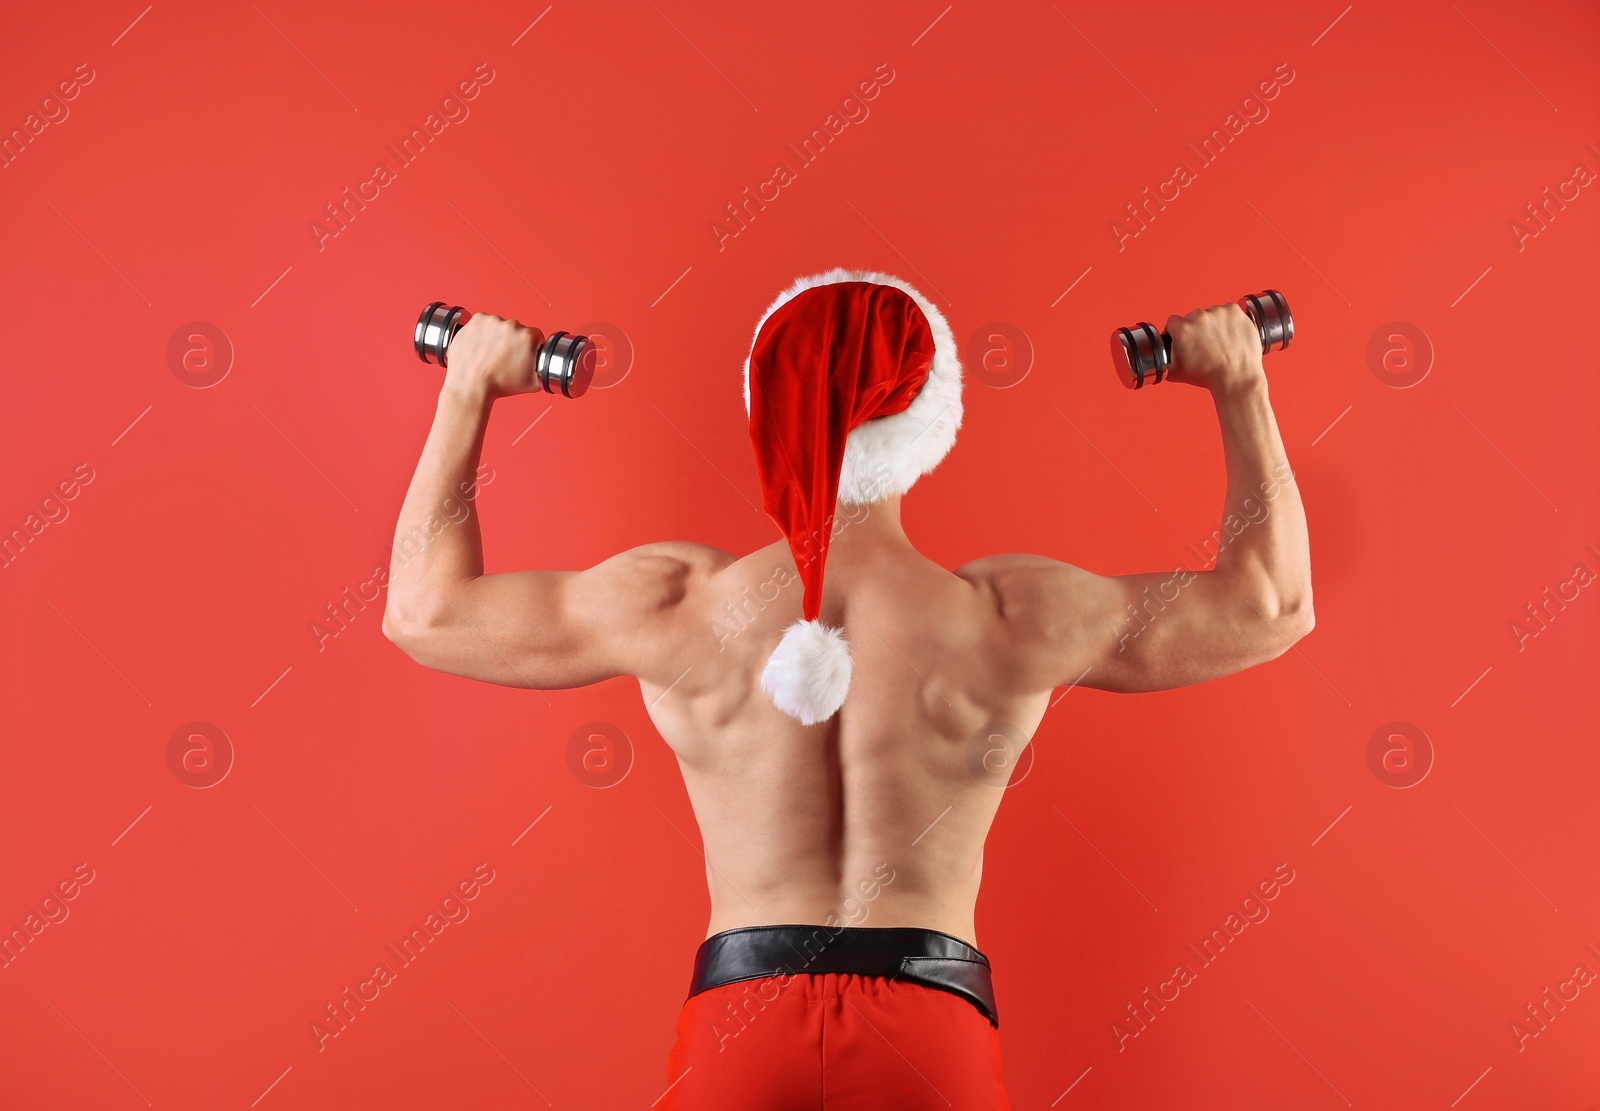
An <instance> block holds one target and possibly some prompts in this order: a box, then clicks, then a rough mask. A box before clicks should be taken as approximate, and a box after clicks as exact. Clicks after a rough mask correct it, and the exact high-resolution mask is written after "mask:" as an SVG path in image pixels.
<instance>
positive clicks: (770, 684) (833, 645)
mask: <svg viewBox="0 0 1600 1111" xmlns="http://www.w3.org/2000/svg"><path fill="white" fill-rule="evenodd" d="M850 667H851V664H850V645H849V644H848V643H846V641H845V639H844V634H843V633H841V632H840V631H839V630H838V629H834V628H830V627H828V626H827V625H824V624H823V623H822V622H820V621H816V620H812V621H796V622H795V623H794V624H792V625H790V626H789V627H788V628H787V629H785V630H784V631H783V639H782V640H780V641H778V647H777V648H775V649H773V652H772V655H771V656H770V657H769V658H768V659H767V666H766V668H765V669H764V670H763V671H762V672H761V689H762V690H764V691H766V692H767V695H768V696H769V697H770V698H771V699H772V704H773V705H774V706H776V707H778V709H780V710H782V711H783V712H784V713H786V714H788V715H789V716H790V717H795V718H799V719H800V723H801V724H802V725H815V724H817V722H819V721H826V720H827V719H828V718H831V717H832V716H833V715H834V714H835V713H836V712H837V711H838V709H839V707H840V706H842V705H844V696H845V694H846V693H848V691H849V690H850Z"/></svg>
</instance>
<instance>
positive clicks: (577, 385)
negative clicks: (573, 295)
mask: <svg viewBox="0 0 1600 1111" xmlns="http://www.w3.org/2000/svg"><path fill="white" fill-rule="evenodd" d="M471 318H472V314H471V313H470V312H468V311H467V310H466V309H464V308H462V307H461V306H460V305H446V304H445V303H444V302H443V301H435V302H434V303H433V304H431V305H429V306H428V307H427V308H425V309H423V310H422V315H421V316H419V317H417V334H416V339H415V343H416V348H417V357H418V358H420V359H421V360H422V361H423V362H425V363H429V362H433V363H438V364H439V365H440V366H442V367H448V366H449V365H450V363H449V361H448V360H449V352H450V341H451V340H452V339H454V338H455V335H456V333H457V332H459V331H460V330H461V326H462V325H463V324H465V323H466V322H467V321H468V320H470V319H471ZM533 333H534V335H535V336H537V337H539V338H538V339H537V340H536V342H537V343H538V344H539V353H538V358H537V362H536V363H535V371H536V373H537V374H538V375H539V385H540V386H542V387H543V388H544V392H545V393H556V392H560V393H561V394H562V395H563V396H565V397H578V396H580V395H582V394H583V392H584V391H585V390H587V389H588V388H589V383H590V382H592V381H593V380H594V364H595V358H596V349H595V345H594V344H593V343H591V342H590V340H589V337H588V336H575V335H572V334H571V333H569V332H553V333H551V334H550V335H549V336H548V337H545V336H544V334H543V333H542V332H540V331H539V329H537V328H535V329H533Z"/></svg>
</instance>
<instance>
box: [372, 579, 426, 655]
mask: <svg viewBox="0 0 1600 1111" xmlns="http://www.w3.org/2000/svg"><path fill="white" fill-rule="evenodd" d="M437 627H438V623H437V622H436V621H431V620H429V618H428V616H427V614H426V613H425V612H424V611H423V610H421V609H420V608H419V607H417V606H416V605H414V604H411V603H409V602H407V601H406V600H405V599H404V598H398V597H396V596H395V595H394V594H390V595H389V600H388V602H387V603H386V604H385V605H384V607H383V635H384V636H385V637H386V638H387V639H388V640H389V642H390V643H391V644H394V645H396V646H398V647H399V648H401V649H402V650H403V651H404V652H405V653H406V655H408V656H412V657H415V656H416V652H415V651H414V649H415V648H416V646H417V645H418V644H420V643H422V641H423V640H424V639H425V638H426V637H427V636H428V634H429V633H430V632H432V631H433V630H434V629H436V628H437Z"/></svg>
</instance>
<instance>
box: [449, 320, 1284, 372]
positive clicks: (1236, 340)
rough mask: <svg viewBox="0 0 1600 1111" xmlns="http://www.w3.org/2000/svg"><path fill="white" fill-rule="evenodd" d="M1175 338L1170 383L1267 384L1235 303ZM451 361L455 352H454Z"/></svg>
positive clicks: (1250, 329)
mask: <svg viewBox="0 0 1600 1111" xmlns="http://www.w3.org/2000/svg"><path fill="white" fill-rule="evenodd" d="M1166 330H1167V335H1169V336H1171V337H1172V368H1171V369H1170V370H1169V371H1168V372H1167V380H1168V381H1170V382H1187V383H1189V384H1190V385H1193V386H1203V387H1204V388H1206V389H1208V390H1210V391H1211V392H1212V393H1217V392H1219V391H1226V390H1232V389H1236V388H1238V387H1239V386H1243V385H1249V384H1251V383H1253V382H1256V381H1257V380H1260V381H1265V380H1266V374H1265V371H1264V369H1263V368H1262V365H1261V333H1260V331H1259V330H1258V329H1257V328H1256V326H1255V324H1254V322H1253V321H1251V319H1250V317H1249V316H1248V315H1246V314H1245V311H1244V309H1242V308H1240V307H1239V306H1238V305H1237V304H1235V303H1231V302H1230V303H1229V304H1226V305H1215V306H1213V307H1211V308H1209V309H1196V310H1195V311H1194V312H1192V313H1189V314H1188V315H1186V316H1176V315H1174V316H1169V317H1167V329H1166ZM450 354H451V358H452V359H453V358H454V357H455V352H454V351H453V350H452V351H451V353H450Z"/></svg>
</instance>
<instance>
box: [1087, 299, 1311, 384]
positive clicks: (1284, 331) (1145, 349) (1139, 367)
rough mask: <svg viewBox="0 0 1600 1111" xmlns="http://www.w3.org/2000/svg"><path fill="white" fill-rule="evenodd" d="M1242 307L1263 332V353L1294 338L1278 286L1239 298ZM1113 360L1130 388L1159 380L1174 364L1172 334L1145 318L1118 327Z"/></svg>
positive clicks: (1113, 335) (1113, 333) (1280, 349)
mask: <svg viewBox="0 0 1600 1111" xmlns="http://www.w3.org/2000/svg"><path fill="white" fill-rule="evenodd" d="M1239 307H1240V308H1242V309H1244V312H1245V315H1246V316H1248V317H1249V318H1250V322H1251V323H1252V324H1254V325H1255V326H1256V331H1258V332H1260V333H1261V353H1262V354H1263V355H1265V354H1266V353H1267V352H1268V351H1271V350H1273V349H1274V348H1276V349H1277V350H1279V351H1282V350H1283V349H1284V348H1285V347H1288V346H1289V341H1290V340H1292V339H1294V317H1292V316H1290V315H1289V302H1287V301H1285V300H1284V299H1283V294H1281V293H1279V292H1278V291H1277V290H1275V289H1268V290H1264V291H1263V292H1261V293H1247V294H1245V295H1244V296H1243V297H1241V298H1239ZM1111 362H1112V363H1113V364H1114V365H1115V366H1116V368H1117V377H1119V378H1121V379H1122V384H1123V385H1124V386H1127V387H1128V388H1129V389H1130V390H1137V389H1140V388H1141V387H1143V386H1144V385H1145V383H1146V382H1160V381H1161V380H1162V379H1163V378H1165V377H1166V375H1167V370H1168V368H1170V367H1171V366H1172V337H1171V336H1169V335H1167V333H1165V332H1157V331H1156V329H1155V325H1153V324H1151V323H1149V322H1148V321H1143V320H1141V321H1140V322H1139V323H1137V324H1135V325H1134V326H1133V327H1132V328H1118V329H1117V330H1116V331H1114V332H1112V333H1111Z"/></svg>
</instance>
